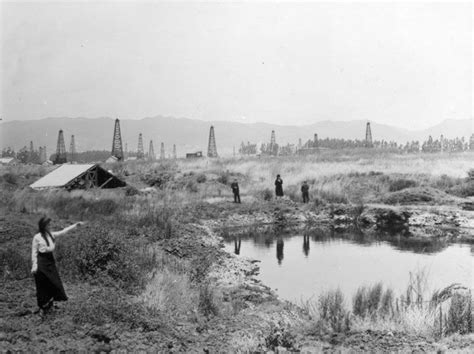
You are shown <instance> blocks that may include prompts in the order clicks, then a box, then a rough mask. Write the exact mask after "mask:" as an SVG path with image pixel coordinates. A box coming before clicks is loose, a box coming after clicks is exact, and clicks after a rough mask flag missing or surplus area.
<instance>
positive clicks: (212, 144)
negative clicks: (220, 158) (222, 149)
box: [207, 125, 217, 157]
mask: <svg viewBox="0 0 474 354" xmlns="http://www.w3.org/2000/svg"><path fill="white" fill-rule="evenodd" d="M207 157H217V147H216V137H215V135H214V127H213V126H212V125H211V129H209V144H208V145H207Z"/></svg>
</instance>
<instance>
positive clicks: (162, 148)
mask: <svg viewBox="0 0 474 354" xmlns="http://www.w3.org/2000/svg"><path fill="white" fill-rule="evenodd" d="M165 158H166V156H165V143H163V142H162V143H161V145H160V160H164V159H165Z"/></svg>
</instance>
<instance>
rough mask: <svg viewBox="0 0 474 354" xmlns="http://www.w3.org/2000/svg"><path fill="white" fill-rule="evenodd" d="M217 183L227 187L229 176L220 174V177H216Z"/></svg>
mask: <svg viewBox="0 0 474 354" xmlns="http://www.w3.org/2000/svg"><path fill="white" fill-rule="evenodd" d="M217 182H219V183H222V184H226V185H227V183H228V182H229V176H228V175H227V173H221V175H220V176H219V177H217Z"/></svg>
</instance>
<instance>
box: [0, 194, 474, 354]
mask: <svg viewBox="0 0 474 354" xmlns="http://www.w3.org/2000/svg"><path fill="white" fill-rule="evenodd" d="M213 204H214V206H213V207H212V210H209V211H207V212H208V213H209V215H212V216H213V217H208V218H205V220H203V221H202V222H201V223H200V224H192V225H188V226H186V229H185V230H186V231H185V232H183V235H181V237H179V238H172V239H168V240H162V241H160V242H159V244H158V245H157V247H159V248H161V249H162V250H164V251H165V252H166V253H168V254H170V255H173V256H174V257H177V258H181V259H188V260H190V261H192V264H193V266H194V267H195V269H196V270H195V273H196V277H197V279H196V280H197V281H210V282H211V283H212V284H214V285H215V286H216V288H217V289H218V290H219V293H220V294H221V303H220V305H221V307H222V309H223V310H222V311H221V314H220V315H219V316H213V317H209V318H207V319H205V320H200V321H197V322H195V323H190V322H186V321H179V320H173V319H165V318H157V319H156V320H157V322H158V325H157V326H156V327H155V328H153V329H152V330H150V329H147V328H142V327H137V328H130V327H129V326H126V325H125V324H123V323H118V322H117V323H113V322H110V323H105V324H103V325H101V326H97V325H95V326H93V325H90V324H87V323H85V324H79V323H77V322H76V321H74V316H75V314H77V311H78V309H79V311H80V308H81V304H82V303H83V302H84V301H88V298H87V296H85V295H84V294H90V293H91V292H93V290H94V289H93V285H90V284H81V285H78V284H70V283H65V287H66V291H67V293H68V294H69V296H70V299H69V301H68V302H66V303H62V304H60V305H59V306H60V307H59V308H58V309H55V310H54V311H53V312H52V313H51V314H49V315H47V316H46V317H42V316H40V315H39V314H38V313H34V311H35V307H36V306H35V288H34V282H33V280H32V279H31V278H28V277H25V278H23V279H19V280H14V279H9V278H8V277H7V276H6V275H5V276H4V279H2V286H1V287H0V313H1V318H0V351H1V352H9V351H27V352H30V351H39V352H44V351H63V350H86V351H95V352H125V351H140V350H142V351H148V352H156V351H169V352H174V351H187V352H203V351H204V352H218V351H229V350H230V351H254V350H259V351H268V350H272V351H276V352H284V351H301V352H322V351H324V352H338V353H339V352H354V351H356V352H366V351H370V352H380V351H389V352H413V351H415V352H421V351H428V352H438V351H456V352H466V353H467V352H472V351H473V350H474V336H472V335H471V336H451V337H449V338H444V339H441V340H439V339H435V338H427V337H422V336H417V335H409V334H406V333H398V332H395V333H394V332H390V331H370V330H367V331H359V332H349V333H344V334H321V333H319V332H317V331H315V330H314V325H313V323H312V321H311V319H310V317H309V316H308V315H307V314H306V313H305V312H304V311H302V310H301V309H300V308H298V307H296V306H294V305H292V304H289V303H287V302H282V301H280V300H279V299H278V298H277V297H276V295H275V294H274V293H273V292H272V291H271V290H270V289H269V288H268V287H266V286H265V285H264V284H262V283H260V282H259V281H258V280H257V279H256V278H255V274H256V273H257V272H258V262H257V261H255V260H246V259H242V258H239V257H236V256H234V255H231V254H227V253H226V252H225V251H224V250H223V249H222V238H221V235H222V233H223V231H224V230H227V232H233V230H234V231H235V230H237V229H238V228H240V227H242V226H249V225H254V226H255V227H258V226H259V225H276V226H278V225H280V226H287V227H288V226H291V225H295V227H299V226H301V225H327V226H329V227H333V228H342V229H343V228H345V227H349V226H353V225H357V226H358V227H360V228H363V229H364V230H366V231H367V232H370V231H371V230H383V229H384V228H393V227H394V226H397V227H400V228H401V229H403V230H407V232H409V234H410V237H428V236H429V237H441V233H439V231H438V230H450V231H449V232H443V233H442V235H443V237H446V235H448V236H447V237H450V238H451V239H452V240H454V241H455V240H463V242H466V240H467V241H468V242H474V241H473V240H474V239H473V235H474V230H473V228H474V224H473V222H472V220H474V218H473V216H474V212H473V211H469V210H463V209H461V208H457V207H446V208H440V207H430V206H403V207H398V206H395V207H392V206H385V205H366V206H364V208H360V207H357V206H347V205H346V206H343V205H341V206H338V207H334V206H331V207H325V208H321V209H319V210H315V209H314V208H313V206H307V205H301V204H297V203H294V202H292V201H290V200H288V199H283V200H280V201H276V202H275V201H274V202H271V203H268V205H267V206H266V207H265V208H250V209H249V208H248V207H247V206H242V205H234V204H233V203H228V202H226V201H215V202H214V203H213ZM202 212H206V211H202ZM18 219H19V220H20V222H18ZM28 220H29V219H28V217H26V216H21V215H14V216H11V217H9V216H4V217H3V219H2V226H1V228H0V237H1V238H2V243H1V244H2V247H3V246H4V245H6V244H20V243H21V244H22V246H24V245H27V244H28V242H27V241H24V240H23V239H22V240H23V241H19V239H18V238H16V237H15V233H16V232H20V233H26V234H31V229H32V228H33V229H34V225H31V223H29V221H28ZM17 226H18V227H17ZM421 227H423V228H421ZM12 230H15V231H12ZM18 230H20V231H18ZM229 230H230V231H229ZM12 235H13V236H12ZM23 244H24V245H23ZM199 277H201V278H202V279H200V278H199Z"/></svg>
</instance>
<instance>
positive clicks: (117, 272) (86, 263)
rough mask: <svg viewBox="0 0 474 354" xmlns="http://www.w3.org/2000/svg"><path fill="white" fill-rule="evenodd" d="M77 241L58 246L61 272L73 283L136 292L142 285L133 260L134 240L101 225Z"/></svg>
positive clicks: (86, 231) (73, 239)
mask: <svg viewBox="0 0 474 354" xmlns="http://www.w3.org/2000/svg"><path fill="white" fill-rule="evenodd" d="M83 230H84V231H83V234H82V235H80V236H77V237H67V238H65V239H64V240H61V242H59V243H58V244H57V246H58V247H57V251H56V255H57V260H58V263H59V266H60V269H61V272H62V273H64V274H66V275H67V276H68V277H69V278H71V279H85V280H99V281H101V282H104V283H107V282H111V283H118V284H119V285H121V286H122V287H124V288H127V289H133V288H135V287H136V286H139V285H143V282H144V280H145V279H144V276H145V275H144V274H142V272H141V271H140V269H139V262H140V261H141V260H140V261H137V259H136V258H135V257H134V252H133V247H132V246H131V245H130V242H133V241H132V240H129V241H128V242H127V240H126V238H125V235H120V234H117V231H111V230H109V229H108V228H106V227H104V226H100V225H94V226H91V227H87V228H84V229H83Z"/></svg>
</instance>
